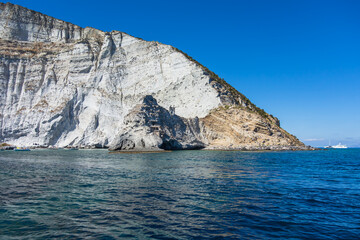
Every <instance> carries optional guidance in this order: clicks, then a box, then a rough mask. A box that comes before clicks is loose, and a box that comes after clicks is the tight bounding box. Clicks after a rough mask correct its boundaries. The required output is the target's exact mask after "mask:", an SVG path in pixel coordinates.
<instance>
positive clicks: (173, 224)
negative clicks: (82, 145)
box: [0, 149, 360, 239]
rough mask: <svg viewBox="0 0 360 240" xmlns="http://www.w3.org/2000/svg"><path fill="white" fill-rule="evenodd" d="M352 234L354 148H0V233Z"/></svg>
mask: <svg viewBox="0 0 360 240" xmlns="http://www.w3.org/2000/svg"><path fill="white" fill-rule="evenodd" d="M50 238H56V239H222V238H225V239H276V238H277V239H279V238H281V239H359V238H360V149H344V150H343V149H342V150H329V151H303V152H302V151H301V152H236V151H174V152H169V153H151V154H109V153H108V152H107V151H106V150H79V151H68V150H35V151H31V152H13V151H2V152H0V239H50Z"/></svg>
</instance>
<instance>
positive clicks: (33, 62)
mask: <svg viewBox="0 0 360 240" xmlns="http://www.w3.org/2000/svg"><path fill="white" fill-rule="evenodd" d="M146 96H152V98H153V99H154V100H155V102H156V104H155V105H156V108H159V107H161V109H165V110H166V111H168V110H170V108H171V109H175V113H176V117H177V119H183V120H182V122H183V123H184V124H185V128H183V129H189V127H190V126H189V121H190V122H191V121H192V119H200V120H199V123H198V125H199V131H200V132H198V133H196V134H193V135H191V134H190V135H191V136H190V135H189V134H188V133H186V134H185V132H184V133H181V134H177V135H176V136H175V135H171V134H170V135H168V138H169V139H167V140H166V141H168V140H171V139H172V140H176V142H178V143H179V144H180V145H179V146H187V147H183V148H186V149H190V148H196V147H195V146H200V145H201V146H204V147H208V148H211V147H219V148H227V147H228V146H227V145H223V146H222V145H221V144H220V145H219V143H215V142H214V141H212V140H211V139H209V138H211V137H209V136H210V135H211V136H214V134H210V135H208V137H205V133H209V132H210V131H211V132H216V129H212V128H211V126H208V125H206V124H205V123H208V122H209V121H205V122H204V124H203V122H202V119H205V120H206V119H207V118H208V117H209V116H210V115H211V114H212V112H213V111H214V109H219V108H221V107H222V106H238V107H241V109H242V111H245V112H250V113H252V114H255V115H256V116H259V118H260V119H261V121H264V122H267V123H269V124H270V125H271V128H274V129H277V131H280V129H281V128H280V127H279V126H278V124H277V123H278V120H277V119H276V118H274V117H272V116H270V115H268V114H267V113H265V112H263V111H262V110H260V109H258V108H257V107H256V106H255V105H253V104H252V103H251V102H250V101H249V100H248V99H247V98H245V97H244V96H243V95H242V94H240V93H238V92H237V91H236V90H235V89H233V88H232V87H231V86H230V85H228V84H227V83H226V82H224V81H223V80H222V79H220V78H218V77H217V75H215V74H214V73H212V72H211V71H209V70H208V69H206V68H205V67H203V66H202V65H201V64H199V63H197V62H196V61H195V60H193V59H191V58H190V57H189V56H187V55H186V54H184V53H183V52H181V51H179V50H177V49H175V48H174V47H172V46H169V45H164V44H160V43H158V42H148V41H144V40H142V39H139V38H135V37H132V36H130V35H128V34H126V33H123V32H119V31H113V32H102V31H99V30H96V29H93V28H88V27H87V28H81V27H79V26H76V25H73V24H71V23H67V22H64V21H61V20H58V19H54V18H52V17H49V16H46V15H44V14H41V13H38V12H35V11H32V10H29V9H26V8H23V7H21V6H17V5H13V4H10V3H6V4H3V3H0V130H1V131H0V142H7V143H11V144H14V145H17V146H58V147H64V146H78V147H109V146H110V144H111V145H112V146H118V145H119V144H120V142H121V141H123V140H124V137H125V136H129V137H130V135H129V134H130V133H131V136H132V137H134V136H135V135H136V134H138V136H136V137H135V138H136V139H141V138H143V137H144V138H148V136H147V134H148V133H149V132H148V131H146V128H147V127H149V126H147V125H146V124H145V125H143V126H142V127H141V126H140V128H141V129H139V131H137V132H136V131H134V127H129V126H133V124H131V123H129V122H124V121H125V120H127V121H128V120H129V119H137V118H136V117H133V118H131V117H129V116H131V114H133V113H134V112H136V111H137V110H136V109H137V108H138V107H139V104H142V103H143V101H144V98H145V97H146ZM155 105H154V106H155ZM166 111H163V112H164V113H165V112H166ZM148 112H151V111H150V109H148ZM156 116H157V118H162V117H161V116H158V115H156ZM168 120H169V121H173V120H174V119H173V118H172V119H168ZM163 124H164V125H163V127H164V128H163V129H168V128H169V126H173V125H171V124H170V125H169V123H166V122H163ZM186 126H187V127H186ZM164 131H165V130H164ZM169 131H170V130H169ZM184 131H185V130H184ZM281 131H284V130H282V129H281ZM243 134H245V133H243ZM265 134H268V133H265ZM215 135H216V134H215ZM245 135H246V134H245ZM119 136H122V138H119ZM200 136H201V137H200ZM237 138H242V136H240V135H239V136H237ZM270 138H271V137H270ZM272 138H273V139H274V141H268V143H262V144H265V145H266V144H267V145H269V146H270V143H271V145H277V146H303V144H302V143H301V142H299V141H298V140H297V139H296V138H294V137H293V136H291V135H290V134H288V133H286V132H285V131H284V133H283V134H282V135H281V136H280V135H276V136H275V135H274V136H272ZM154 139H156V137H154ZM278 139H281V141H275V140H278ZM294 139H295V140H294ZM191 142H193V143H194V144H193V145H191V144H190V143H191ZM211 142H213V143H214V144H213V145H212V144H211ZM153 143H154V144H153V146H152V148H159V147H161V146H165V145H166V144H164V139H162V138H160V139H157V140H154V141H153ZM199 143H201V144H200V145H199ZM189 144H190V145H189ZM226 144H228V143H227V142H226ZM248 145H249V146H259V141H257V140H253V143H251V142H249V143H247V146H248ZM138 146H139V145H137V146H136V147H134V148H137V147H138ZM192 146H193V147H192ZM242 146H243V145H242V143H241V141H240V142H239V144H238V145H237V146H235V147H239V148H240V147H242ZM140 148H141V146H140ZM144 148H147V147H144ZM162 148H164V147H162ZM120 149H121V147H120Z"/></svg>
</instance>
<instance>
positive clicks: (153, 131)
mask: <svg viewBox="0 0 360 240" xmlns="http://www.w3.org/2000/svg"><path fill="white" fill-rule="evenodd" d="M169 110H170V111H168V110H167V109H165V108H163V107H161V106H159V105H158V103H157V101H156V99H155V98H153V97H152V96H151V95H148V96H145V98H144V100H143V103H142V104H139V105H137V106H136V107H135V108H134V109H133V110H132V111H131V112H130V113H129V114H128V115H127V116H126V117H125V120H124V131H123V133H122V134H121V135H120V136H117V137H116V138H115V139H114V142H113V144H112V145H111V149H112V150H144V149H148V150H157V149H164V150H171V149H176V150H181V149H201V148H204V147H205V144H204V143H203V142H202V141H201V140H202V136H201V131H200V127H199V119H198V118H194V119H185V118H181V117H179V116H178V115H176V114H175V112H174V109H173V107H170V109H169Z"/></svg>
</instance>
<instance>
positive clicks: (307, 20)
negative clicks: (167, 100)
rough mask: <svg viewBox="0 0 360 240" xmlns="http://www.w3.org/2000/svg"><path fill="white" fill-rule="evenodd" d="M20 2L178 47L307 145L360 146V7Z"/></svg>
mask: <svg viewBox="0 0 360 240" xmlns="http://www.w3.org/2000/svg"><path fill="white" fill-rule="evenodd" d="M10 2H12V3H15V4H19V5H22V6H24V7H27V8H30V9H33V10H36V11H39V12H42V13H44V14H47V15H50V16H53V17H56V18H59V19H62V20H65V21H68V22H72V23H74V24H77V25H79V26H81V27H86V26H91V27H94V28H98V29H100V30H104V31H111V30H119V31H123V32H126V33H129V34H131V35H133V36H136V37H141V38H143V39H145V40H149V41H151V40H155V41H159V42H162V43H165V44H170V45H173V46H175V47H177V48H179V49H181V50H182V51H184V52H186V53H188V54H189V55H190V56H192V57H193V58H195V59H196V60H198V61H199V62H200V63H202V64H203V65H205V66H207V67H208V68H209V69H210V70H212V71H214V72H215V73H217V74H218V75H219V76H220V77H222V78H224V79H225V80H226V81H227V82H228V83H230V84H231V85H233V86H234V87H235V88H236V89H237V90H239V91H240V92H241V93H243V94H245V95H246V96H247V97H248V98H249V99H250V100H251V101H252V102H253V103H255V104H256V105H257V106H259V107H261V108H264V109H265V110H266V111H267V112H268V113H271V114H273V115H274V116H277V117H278V118H279V119H280V121H281V126H282V127H283V128H284V129H285V130H287V131H289V132H290V133H292V134H294V135H296V136H297V137H298V138H299V139H300V140H302V141H304V142H305V143H306V144H310V145H313V146H323V145H325V144H327V143H328V140H329V139H331V141H332V144H337V143H338V142H339V141H341V142H342V143H345V144H347V145H348V146H358V147H360V1H357V0H353V1H350V0H338V1H332V0H323V1H317V0H311V1H310V0H308V1H306V0H283V1H280V0H271V1H269V0H263V1H260V0H221V1H219V0H217V1H212V0H206V1H205V0H191V1H189V0H182V1H168V0H167V1H156V0H153V1H149V0H137V1H135V0H134V1H121V0H120V1H115V0H102V1H99V0H96V1H94V0H86V1H77V0H62V1H45V0H44V1H40V0H31V1H30V0H12V1H10Z"/></svg>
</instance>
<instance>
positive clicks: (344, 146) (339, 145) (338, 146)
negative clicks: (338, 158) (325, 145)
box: [332, 143, 348, 148]
mask: <svg viewBox="0 0 360 240" xmlns="http://www.w3.org/2000/svg"><path fill="white" fill-rule="evenodd" d="M332 148H348V147H347V146H346V145H343V144H341V143H339V144H338V145H335V146H332Z"/></svg>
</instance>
